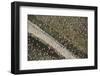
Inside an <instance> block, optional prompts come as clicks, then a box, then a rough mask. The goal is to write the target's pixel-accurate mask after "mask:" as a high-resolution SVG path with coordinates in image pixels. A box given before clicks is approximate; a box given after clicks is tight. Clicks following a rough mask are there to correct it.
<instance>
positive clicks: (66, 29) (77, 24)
mask: <svg viewBox="0 0 100 76" xmlns="http://www.w3.org/2000/svg"><path fill="white" fill-rule="evenodd" d="M28 19H29V20H30V21H31V22H33V23H34V24H36V25H37V26H39V27H40V28H41V29H43V30H44V31H45V32H47V33H48V34H49V35H51V36H52V37H53V38H55V39H56V40H57V41H58V42H59V43H61V44H62V45H64V46H65V47H66V48H67V49H69V50H70V51H71V52H72V53H73V54H74V55H76V56H77V57H79V58H87V57H88V48H87V47H88V45H87V43H88V41H87V40H88V34H87V31H88V30H87V27H88V23H87V20H88V18H87V17H73V16H72V17H71V16H44V15H28Z"/></svg>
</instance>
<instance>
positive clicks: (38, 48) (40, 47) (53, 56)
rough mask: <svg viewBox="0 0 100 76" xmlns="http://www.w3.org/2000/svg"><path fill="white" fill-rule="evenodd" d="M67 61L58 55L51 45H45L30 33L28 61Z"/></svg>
mask: <svg viewBox="0 0 100 76" xmlns="http://www.w3.org/2000/svg"><path fill="white" fill-rule="evenodd" d="M57 59H65V58H64V57H63V56H61V55H59V54H57V53H56V52H55V50H54V49H53V48H52V47H50V46H49V45H46V44H43V43H42V42H41V41H39V39H38V38H36V37H33V36H32V34H31V33H28V60H29V61H31V60H57Z"/></svg>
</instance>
